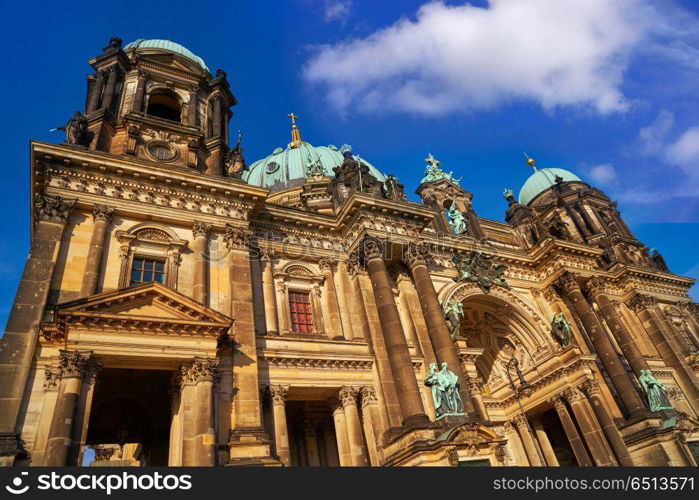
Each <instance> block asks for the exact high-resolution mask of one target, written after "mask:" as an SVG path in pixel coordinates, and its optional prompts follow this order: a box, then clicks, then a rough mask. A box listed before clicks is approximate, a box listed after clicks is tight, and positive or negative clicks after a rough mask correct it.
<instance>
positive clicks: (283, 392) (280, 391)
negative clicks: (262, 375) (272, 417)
mask: <svg viewBox="0 0 699 500" xmlns="http://www.w3.org/2000/svg"><path fill="white" fill-rule="evenodd" d="M268 389H269V395H270V396H271V398H272V405H273V406H286V398H287V396H288V395H289V388H288V387H285V386H283V385H270V386H268Z"/></svg>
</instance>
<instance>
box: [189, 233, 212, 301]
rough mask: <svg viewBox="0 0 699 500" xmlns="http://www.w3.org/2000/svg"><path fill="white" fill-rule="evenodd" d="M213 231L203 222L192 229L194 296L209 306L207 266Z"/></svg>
mask: <svg viewBox="0 0 699 500" xmlns="http://www.w3.org/2000/svg"><path fill="white" fill-rule="evenodd" d="M210 230H211V225H210V224H204V223H203V222H199V221H197V222H195V223H194V227H192V236H194V244H193V245H192V250H193V251H194V284H193V285H192V296H193V298H194V300H196V301H197V302H200V303H201V304H204V305H205V306H206V305H208V303H207V297H208V291H209V290H208V283H207V282H208V279H207V278H208V276H207V266H206V263H207V262H208V257H207V256H208V250H209V238H208V236H209V231H210Z"/></svg>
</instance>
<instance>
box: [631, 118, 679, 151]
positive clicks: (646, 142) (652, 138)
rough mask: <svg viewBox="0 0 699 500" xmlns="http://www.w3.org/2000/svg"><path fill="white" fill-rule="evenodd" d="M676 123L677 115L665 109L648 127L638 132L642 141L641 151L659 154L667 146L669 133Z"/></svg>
mask: <svg viewBox="0 0 699 500" xmlns="http://www.w3.org/2000/svg"><path fill="white" fill-rule="evenodd" d="M674 124H675V115H673V114H672V113H670V112H669V111H667V110H665V109H663V110H660V112H659V113H658V116H657V118H656V119H655V121H654V122H653V123H651V124H650V125H648V126H647V127H643V128H642V129H641V130H640V131H639V133H638V139H639V141H640V142H641V152H642V153H644V154H657V153H659V152H661V151H662V150H663V148H664V147H665V144H664V143H665V140H666V138H667V134H668V133H669V132H670V130H671V129H672V127H673V126H674Z"/></svg>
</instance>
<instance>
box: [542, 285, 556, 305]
mask: <svg viewBox="0 0 699 500" xmlns="http://www.w3.org/2000/svg"><path fill="white" fill-rule="evenodd" d="M542 294H543V296H544V299H546V301H547V302H548V303H549V304H553V303H554V302H557V301H558V299H559V298H560V297H559V295H558V292H557V291H556V287H554V286H553V285H549V286H547V287H546V288H544V290H543V291H542Z"/></svg>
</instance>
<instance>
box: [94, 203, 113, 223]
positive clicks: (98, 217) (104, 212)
mask: <svg viewBox="0 0 699 500" xmlns="http://www.w3.org/2000/svg"><path fill="white" fill-rule="evenodd" d="M112 214H114V207H108V206H106V205H95V206H94V207H93V209H92V218H93V219H94V220H95V222H97V221H102V222H109V220H110V219H111V218H112Z"/></svg>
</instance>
